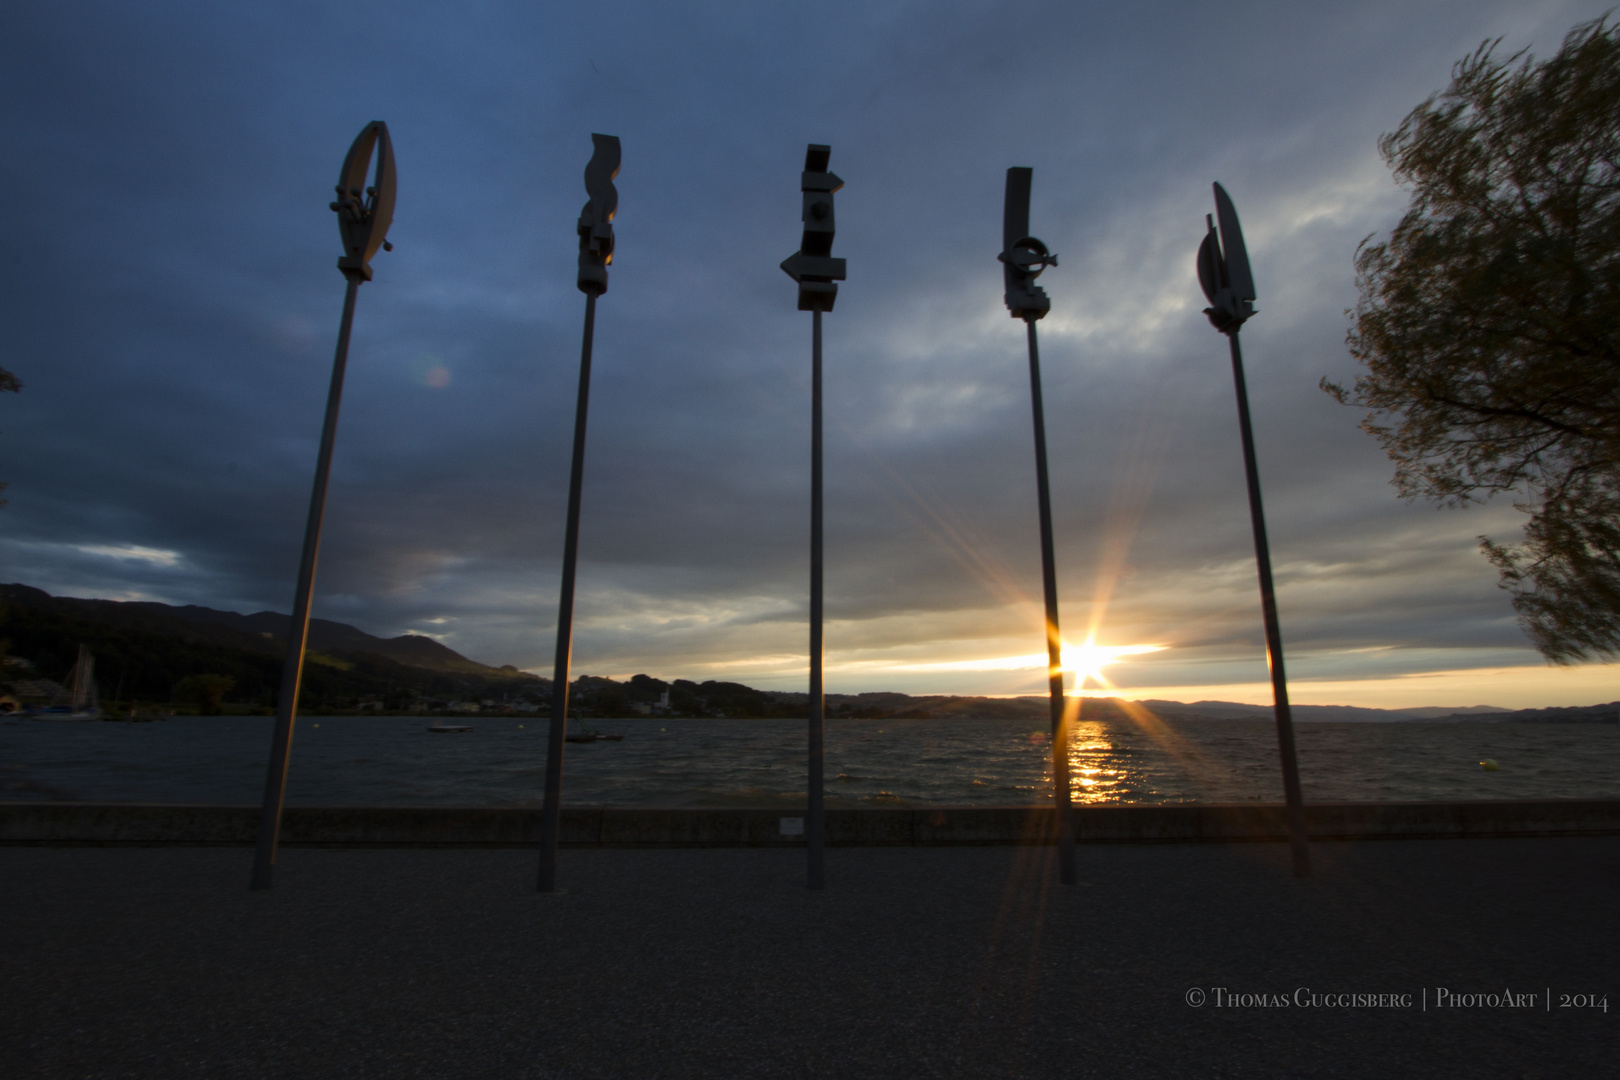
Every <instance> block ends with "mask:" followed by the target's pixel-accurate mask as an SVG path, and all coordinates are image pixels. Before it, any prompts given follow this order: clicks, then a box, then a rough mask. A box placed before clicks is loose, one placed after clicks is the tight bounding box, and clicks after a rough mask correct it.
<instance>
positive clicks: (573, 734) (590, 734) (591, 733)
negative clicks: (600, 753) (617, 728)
mask: <svg viewBox="0 0 1620 1080" xmlns="http://www.w3.org/2000/svg"><path fill="white" fill-rule="evenodd" d="M598 740H600V741H602V742H623V741H624V736H623V735H607V734H604V733H602V732H600V731H596V730H594V729H593V728H591V727H589V726H587V725H585V724H581V725H579V730H578V731H570V732H569V733H568V734H566V735H564V736H563V741H564V742H597V741H598Z"/></svg>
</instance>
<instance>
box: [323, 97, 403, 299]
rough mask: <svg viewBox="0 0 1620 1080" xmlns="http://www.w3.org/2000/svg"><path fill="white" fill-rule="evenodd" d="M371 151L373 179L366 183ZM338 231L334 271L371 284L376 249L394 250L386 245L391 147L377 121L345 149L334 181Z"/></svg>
mask: <svg viewBox="0 0 1620 1080" xmlns="http://www.w3.org/2000/svg"><path fill="white" fill-rule="evenodd" d="M373 151H375V157H376V161H377V171H376V177H375V179H374V180H373V181H372V182H371V183H370V184H367V183H366V174H367V173H369V172H371V162H372V157H373ZM337 196H338V197H337V199H336V200H335V201H334V202H333V203H332V209H333V210H335V211H337V216H338V231H339V232H340V233H342V234H343V257H342V258H340V259H338V269H339V270H342V271H343V273H344V274H345V275H349V274H358V275H359V276H360V277H361V278H362V279H363V280H366V281H370V280H371V259H372V256H374V255H376V254H377V250H378V249H379V248H381V249H383V250H385V251H392V250H394V246H393V245H392V244H390V243H389V242H388V227H389V226H390V225H392V224H393V223H394V144H393V142H392V141H391V140H390V139H389V138H388V125H387V124H385V123H383V122H382V121H381V120H373V121H372V122H371V123H369V124H367V125H366V127H365V130H364V131H362V132H360V135H359V137H358V138H356V139H355V140H354V145H353V146H351V147H349V156H348V157H346V158H344V159H343V173H342V175H341V176H339V177H338V184H337Z"/></svg>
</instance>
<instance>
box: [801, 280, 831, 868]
mask: <svg viewBox="0 0 1620 1080" xmlns="http://www.w3.org/2000/svg"><path fill="white" fill-rule="evenodd" d="M810 326H811V331H810V809H809V819H808V820H807V821H806V822H805V830H804V832H805V840H806V841H807V843H808V849H809V868H808V877H807V885H808V887H809V888H812V889H820V888H823V887H824V886H825V885H826V880H825V878H824V877H823V875H822V860H821V845H822V836H823V835H824V833H823V831H822V823H823V816H824V808H823V805H822V802H823V791H822V788H823V786H824V784H825V773H824V771H823V762H822V710H823V705H824V703H825V699H826V695H825V694H824V693H823V690H822V672H821V659H822V634H821V620H822V605H821V590H822V576H821V566H822V561H821V311H820V309H817V310H816V311H815V313H814V315H813V321H812V322H811V324H810Z"/></svg>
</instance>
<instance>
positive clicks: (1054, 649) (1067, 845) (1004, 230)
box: [996, 168, 1075, 885]
mask: <svg viewBox="0 0 1620 1080" xmlns="http://www.w3.org/2000/svg"><path fill="white" fill-rule="evenodd" d="M1033 179H1034V170H1033V169H1025V168H1012V169H1008V170H1007V193H1006V201H1005V203H1004V207H1003V213H1002V219H1001V254H1000V255H998V256H996V257H997V258H998V259H1000V260H1001V263H1002V267H1003V274H1002V277H1003V280H1004V282H1005V284H1006V288H1007V292H1006V296H1005V300H1006V303H1007V310H1008V311H1009V312H1010V313H1011V314H1012V317H1013V318H1015V319H1023V320H1024V326H1025V327H1026V329H1027V331H1028V336H1029V392H1030V403H1031V406H1032V408H1033V410H1034V414H1035V487H1036V491H1037V493H1038V496H1039V503H1040V523H1041V586H1042V592H1043V594H1044V595H1045V598H1046V659H1047V695H1048V698H1049V699H1050V703H1051V714H1052V792H1053V795H1054V797H1055V802H1056V810H1057V821H1058V879H1059V880H1060V881H1061V882H1062V883H1063V884H1065V885H1073V884H1074V882H1075V864H1074V863H1075V860H1074V812H1073V808H1072V800H1071V795H1070V787H1069V722H1068V721H1069V717H1068V709H1067V704H1068V703H1067V702H1066V701H1065V700H1064V697H1063V635H1062V633H1061V631H1060V630H1059V628H1058V588H1057V556H1056V552H1055V550H1054V547H1053V542H1052V495H1051V485H1050V482H1049V480H1048V479H1047V468H1046V408H1045V406H1044V405H1043V404H1042V402H1041V353H1040V347H1039V343H1038V342H1037V341H1036V337H1035V324H1036V322H1038V321H1039V320H1040V319H1041V317H1042V316H1044V315H1045V314H1046V313H1047V312H1048V311H1050V310H1051V309H1052V302H1051V300H1049V299H1047V296H1046V291H1045V290H1044V289H1041V288H1039V287H1038V286H1037V285H1036V284H1035V279H1036V278H1038V277H1040V276H1041V271H1043V270H1045V269H1046V268H1047V267H1048V266H1056V265H1057V256H1056V255H1054V254H1052V253H1051V252H1050V251H1048V250H1047V247H1046V245H1045V244H1043V243H1041V241H1039V240H1037V239H1035V237H1033V236H1031V235H1029V195H1030V186H1031V183H1032V181H1033Z"/></svg>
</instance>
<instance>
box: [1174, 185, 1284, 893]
mask: <svg viewBox="0 0 1620 1080" xmlns="http://www.w3.org/2000/svg"><path fill="white" fill-rule="evenodd" d="M1217 222H1219V225H1218V227H1217ZM1204 223H1205V226H1206V228H1207V231H1206V232H1205V234H1204V239H1203V242H1202V243H1200V244H1199V245H1198V284H1199V286H1200V287H1201V288H1202V289H1203V290H1204V295H1205V296H1206V297H1208V298H1209V307H1207V308H1205V309H1204V314H1205V315H1207V316H1209V321H1210V323H1211V325H1213V326H1214V327H1215V329H1217V330H1219V331H1220V332H1221V333H1223V334H1225V335H1226V344H1227V348H1228V350H1229V351H1230V352H1231V354H1232V386H1233V389H1234V390H1235V391H1236V393H1237V408H1238V434H1239V437H1240V438H1241V439H1242V442H1243V472H1244V476H1245V477H1246V479H1247V480H1248V485H1249V523H1250V526H1251V528H1252V529H1253V530H1254V563H1255V569H1256V570H1257V572H1258V574H1259V578H1260V614H1261V618H1262V620H1263V621H1264V623H1265V629H1266V661H1267V666H1268V667H1269V668H1270V669H1271V688H1272V700H1273V711H1274V713H1275V715H1276V720H1277V756H1278V759H1279V761H1280V763H1281V765H1282V775H1283V802H1284V805H1285V809H1286V814H1287V820H1288V839H1289V843H1290V846H1291V847H1292V849H1293V858H1294V874H1295V875H1296V876H1298V877H1309V876H1310V873H1311V856H1310V847H1309V834H1308V832H1307V829H1306V826H1305V802H1304V796H1303V795H1302V794H1301V792H1300V786H1299V761H1298V755H1297V754H1296V753H1295V747H1294V718H1293V711H1292V709H1291V708H1290V707H1289V704H1288V676H1287V673H1286V672H1285V671H1284V669H1283V645H1282V622H1281V619H1280V618H1279V617H1278V615H1277V588H1276V583H1275V581H1273V579H1272V576H1271V542H1270V540H1268V539H1267V537H1266V512H1265V508H1264V506H1263V505H1262V503H1261V498H1260V467H1259V465H1258V464H1257V462H1256V457H1255V451H1254V427H1253V424H1252V423H1251V422H1250V420H1249V388H1248V381H1247V379H1245V378H1244V375H1243V349H1242V346H1241V345H1240V344H1239V340H1240V336H1239V333H1238V331H1240V330H1241V329H1242V328H1243V324H1244V323H1245V322H1247V321H1248V320H1249V318H1250V317H1252V316H1253V315H1254V291H1255V290H1254V275H1253V274H1252V273H1250V271H1249V253H1248V251H1247V249H1246V248H1245V247H1244V244H1243V227H1242V226H1241V225H1239V224H1238V216H1237V210H1236V209H1235V208H1234V207H1233V206H1232V199H1231V197H1230V196H1228V195H1227V194H1226V189H1225V188H1223V187H1221V185H1219V184H1216V185H1215V213H1214V214H1212V215H1209V214H1206V215H1205V217H1204Z"/></svg>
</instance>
